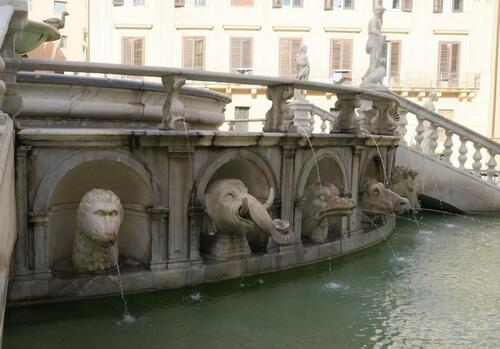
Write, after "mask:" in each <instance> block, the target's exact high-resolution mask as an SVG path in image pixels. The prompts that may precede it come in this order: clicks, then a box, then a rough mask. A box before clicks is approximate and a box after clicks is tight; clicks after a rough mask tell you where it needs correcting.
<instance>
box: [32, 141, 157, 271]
mask: <svg viewBox="0 0 500 349" xmlns="http://www.w3.org/2000/svg"><path fill="white" fill-rule="evenodd" d="M156 185H157V184H155V182H154V181H153V179H152V175H151V174H150V173H149V172H148V170H147V169H146V168H145V167H144V165H143V164H141V162H140V161H139V160H137V159H136V158H134V157H133V156H132V155H131V154H129V153H127V152H125V151H122V150H97V151H96V150H93V151H91V150H83V151H75V152H73V153H71V154H69V156H67V157H65V158H63V159H62V160H61V161H59V162H58V163H57V164H56V165H55V166H53V167H51V168H50V169H49V172H48V173H46V175H45V176H44V178H43V179H42V181H41V182H40V185H39V186H38V188H37V191H36V195H35V198H34V204H33V210H34V211H41V212H47V213H48V217H49V220H48V226H47V229H48V232H47V238H48V248H49V250H48V251H47V252H48V255H49V256H50V257H49V259H50V264H51V267H52V268H53V269H56V270H57V269H59V270H66V269H68V270H69V269H71V264H70V260H71V251H72V244H73V239H74V233H75V231H76V228H77V227H76V211H77V208H78V204H79V202H80V200H81V197H82V196H83V195H84V194H85V193H86V192H87V191H89V190H91V189H93V188H103V189H109V190H112V191H113V192H114V193H115V194H117V195H118V197H119V198H120V201H121V202H122V206H123V208H124V211H125V214H124V220H123V223H122V225H121V227H120V233H119V238H118V245H119V250H120V255H121V256H123V257H127V258H132V259H134V260H137V261H139V262H142V263H148V262H149V260H150V256H151V232H150V219H149V215H148V213H147V208H148V207H151V206H153V204H154V202H155V201H156V200H155V195H158V194H159V191H158V188H155V186H156Z"/></svg>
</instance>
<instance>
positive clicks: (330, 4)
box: [325, 0, 333, 11]
mask: <svg viewBox="0 0 500 349" xmlns="http://www.w3.org/2000/svg"><path fill="white" fill-rule="evenodd" d="M329 10H333V0H325V11H329Z"/></svg>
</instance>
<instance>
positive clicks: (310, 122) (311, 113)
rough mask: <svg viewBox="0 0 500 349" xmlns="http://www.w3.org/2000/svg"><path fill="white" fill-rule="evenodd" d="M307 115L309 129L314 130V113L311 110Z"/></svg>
mask: <svg viewBox="0 0 500 349" xmlns="http://www.w3.org/2000/svg"><path fill="white" fill-rule="evenodd" d="M309 115H310V116H311V117H310V118H309V129H310V130H311V132H314V124H315V123H316V120H315V118H314V115H315V114H314V113H313V112H312V111H311V112H310V113H309Z"/></svg>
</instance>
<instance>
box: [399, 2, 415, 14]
mask: <svg viewBox="0 0 500 349" xmlns="http://www.w3.org/2000/svg"><path fill="white" fill-rule="evenodd" d="M412 9H413V1H412V0H403V2H402V3H401V11H403V12H411V11H412Z"/></svg>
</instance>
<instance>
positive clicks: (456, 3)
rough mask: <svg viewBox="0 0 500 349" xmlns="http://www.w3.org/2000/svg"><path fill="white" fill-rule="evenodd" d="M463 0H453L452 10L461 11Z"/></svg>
mask: <svg viewBox="0 0 500 349" xmlns="http://www.w3.org/2000/svg"><path fill="white" fill-rule="evenodd" d="M463 5H464V1H463V0H453V12H462V11H463Z"/></svg>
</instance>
